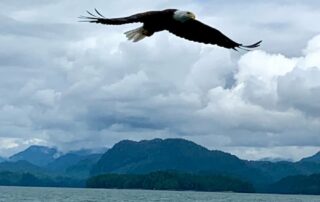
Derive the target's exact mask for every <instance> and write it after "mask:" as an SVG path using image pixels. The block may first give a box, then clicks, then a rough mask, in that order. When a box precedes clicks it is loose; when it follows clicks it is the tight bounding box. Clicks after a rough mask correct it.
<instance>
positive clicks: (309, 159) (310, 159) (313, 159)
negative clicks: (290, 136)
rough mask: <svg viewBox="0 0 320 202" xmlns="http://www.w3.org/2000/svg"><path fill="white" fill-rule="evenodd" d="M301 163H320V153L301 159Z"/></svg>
mask: <svg viewBox="0 0 320 202" xmlns="http://www.w3.org/2000/svg"><path fill="white" fill-rule="evenodd" d="M301 162H313V163H320V151H319V152H317V153H316V154H314V155H312V156H310V157H305V158H303V159H301Z"/></svg>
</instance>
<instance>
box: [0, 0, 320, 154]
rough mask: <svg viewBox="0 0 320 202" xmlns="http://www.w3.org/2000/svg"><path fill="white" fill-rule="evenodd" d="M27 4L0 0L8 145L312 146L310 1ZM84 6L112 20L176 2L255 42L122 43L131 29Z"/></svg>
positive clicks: (314, 85)
mask: <svg viewBox="0 0 320 202" xmlns="http://www.w3.org/2000/svg"><path fill="white" fill-rule="evenodd" d="M29 3H30V4H29V5H26V6H23V5H22V4H21V5H20V4H17V3H14V2H12V1H3V2H1V3H0V5H1V6H3V8H6V9H5V11H4V12H3V13H1V14H0V18H1V19H3V21H4V23H3V26H1V28H0V43H1V45H2V48H1V50H0V72H1V73H0V93H1V95H3V96H1V98H0V112H1V113H0V137H2V138H4V140H5V141H4V143H3V144H6V141H7V143H8V141H9V142H10V144H9V143H8V145H14V148H15V150H14V151H16V150H18V149H19V148H25V146H26V145H29V143H30V144H31V143H32V142H33V141H32V140H37V141H38V142H40V143H42V142H43V143H45V144H46V145H50V146H57V147H59V148H62V149H64V150H71V149H77V148H81V147H100V146H104V145H106V146H109V147H110V146H112V145H113V144H114V143H116V142H117V141H119V140H122V139H134V140H140V139H151V138H156V137H160V138H169V137H182V138H187V139H191V140H194V141H196V142H198V143H200V144H202V145H205V146H207V147H209V148H212V149H213V148H222V149H224V150H226V151H232V152H233V151H234V152H236V153H237V154H238V153H239V154H240V153H243V154H246V155H244V157H245V158H251V159H257V158H259V157H265V155H266V154H268V155H270V156H276V157H278V155H280V154H281V152H280V150H281V148H283V151H286V153H285V155H287V154H288V155H289V156H290V157H292V158H295V159H298V158H300V157H301V156H302V155H305V154H307V153H308V154H309V153H310V152H311V151H314V150H315V149H314V148H317V147H318V146H319V144H320V138H319V137H318V131H320V114H319V111H320V106H319V103H320V102H319V97H320V96H319V94H320V92H319V91H320V90H319V89H320V83H319V76H320V72H319V71H320V61H319V58H320V48H319V47H320V35H318V36H316V35H317V34H318V33H319V31H320V29H319V28H318V27H319V26H317V25H316V24H315V23H316V22H315V21H314V20H311V19H316V17H318V15H319V14H318V13H317V12H314V7H315V6H316V5H318V4H319V3H318V1H310V2H308V4H305V3H301V2H300V1H294V2H293V1H290V2H289V1H286V3H287V6H280V3H279V2H277V1H270V2H269V3H266V2H264V3H262V2H255V3H250V4H249V3H247V2H246V1H241V2H240V3H239V2H238V1H233V2H232V3H226V2H224V1H223V2H222V1H215V3H212V2H211V1H203V2H198V1H191V0H190V1H175V2H174V3H172V2H169V1H161V2H160V1H152V2H151V1H139V2H138V3H137V2H134V3H129V4H124V1H120V2H118V1H110V2H108V3H107V4H106V3H105V2H104V1H93V3H86V2H84V1H68V2H65V1H57V2H56V4H51V3H49V2H46V3H43V1H41V2H40V1H36V0H34V1H30V2H29ZM218 6H219V7H218ZM93 7H97V8H101V9H99V10H101V12H103V13H104V14H105V15H108V16H112V17H116V16H121V15H127V14H128V13H133V12H138V11H141V10H146V9H148V10H149V9H162V8H167V7H181V8H183V9H188V10H192V11H195V13H197V17H198V18H199V19H201V20H203V21H204V22H206V23H208V24H211V25H214V26H215V27H217V28H219V29H221V30H223V32H224V33H226V34H228V36H230V37H232V38H233V39H235V40H237V41H239V42H248V43H250V42H254V41H256V40H259V39H263V40H264V42H263V46H262V47H261V49H260V50H256V51H251V52H248V53H246V52H241V53H238V52H232V51H229V50H225V49H222V48H218V47H216V46H209V45H200V44H197V43H192V42H189V41H186V40H184V39H180V38H178V37H176V36H173V35H169V34H168V33H166V32H163V33H157V34H155V35H154V36H153V37H152V38H148V39H144V40H143V41H141V42H139V43H138V44H133V43H129V42H127V41H126V38H125V36H124V35H123V34H122V33H123V32H125V31H127V30H130V29H133V28H135V27H136V26H137V25H124V26H119V27H114V26H113V27H107V26H101V25H100V26H99V25H93V24H84V23H77V22H76V17H77V16H79V15H81V14H84V12H85V10H88V9H89V10H90V9H91V8H93ZM110 8H112V9H110ZM213 10H214V11H215V12H214V13H213V12H212V11H213ZM271 12H272V13H274V15H272V16H271V15H270V14H269V13H271ZM248 13H251V14H250V15H248ZM286 13H289V15H287V14H286ZM290 13H295V14H294V15H293V14H290ZM296 13H299V15H296ZM252 16H255V17H254V18H252ZM248 33H250V34H248ZM292 33H295V34H292ZM312 36H315V37H314V38H312ZM293 42H294V43H293ZM24 142H28V144H25V143H24ZM238 148H241V152H239V151H240V149H238ZM286 148H290V149H286ZM303 148H304V149H305V150H306V151H308V152H305V153H303V154H302V153H299V152H297V151H299V150H301V149H303ZM308 148H313V149H308ZM246 151H247V153H246ZM250 151H256V152H250ZM260 151H261V152H260ZM10 152H13V150H10V148H6V147H3V149H1V150H0V155H8V154H9V153H10Z"/></svg>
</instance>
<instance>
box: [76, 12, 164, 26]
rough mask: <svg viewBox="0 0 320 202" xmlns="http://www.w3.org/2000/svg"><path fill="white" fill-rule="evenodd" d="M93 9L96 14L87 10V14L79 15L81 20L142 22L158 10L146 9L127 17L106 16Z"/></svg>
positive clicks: (93, 21)
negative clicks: (146, 10)
mask: <svg viewBox="0 0 320 202" xmlns="http://www.w3.org/2000/svg"><path fill="white" fill-rule="evenodd" d="M94 10H95V12H96V14H93V13H91V12H89V11H87V13H88V14H89V16H80V17H79V18H80V19H82V20H81V22H91V23H100V24H105V25H122V24H127V23H137V22H141V23H143V22H145V21H146V20H148V18H149V17H150V16H152V15H154V14H157V13H158V11H148V12H144V13H137V14H134V15H131V16H128V17H122V18H106V17H104V16H103V15H102V14H101V13H100V12H99V11H98V10H97V9H94Z"/></svg>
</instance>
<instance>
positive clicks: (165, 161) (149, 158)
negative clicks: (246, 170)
mask: <svg viewBox="0 0 320 202" xmlns="http://www.w3.org/2000/svg"><path fill="white" fill-rule="evenodd" d="M233 166H234V167H239V166H240V167H241V166H244V163H243V162H242V161H241V160H240V159H239V158H237V157H236V156H234V155H231V154H228V153H225V152H221V151H210V150H208V149H207V148H205V147H203V146H200V145H198V144H196V143H194V142H191V141H189V140H185V139H153V140H143V141H139V142H136V141H131V140H123V141H120V142H119V143H117V144H115V145H114V146H113V147H112V148H111V149H109V150H108V151H107V152H106V153H105V154H104V155H103V156H102V157H101V158H100V160H99V161H98V163H97V164H96V165H95V167H94V168H93V171H92V174H100V173H107V172H115V173H147V172H152V171H156V170H181V171H186V172H189V171H192V172H193V171H195V172H197V171H199V172H200V171H207V170H219V171H221V172H225V170H228V169H230V168H231V167H233Z"/></svg>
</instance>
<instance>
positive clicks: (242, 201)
mask: <svg viewBox="0 0 320 202" xmlns="http://www.w3.org/2000/svg"><path fill="white" fill-rule="evenodd" d="M0 201H1V202H21V201H23V202H29V201H32V202H42V201H43V202H60V201H67V202H96V201H97V202H100V201H103V202H105V201H107V202H109V201H110V202H113V201H121V202H136V201H146V202H156V201H157V202H160V201H174V202H189V201H190V202H191V201H192V202H194V201H197V202H202V201H214V202H233V201H235V202H320V196H304V195H273V194H238V193H215V192H191V191H182V192H181V191H146V190H115V189H69V188H36V187H0Z"/></svg>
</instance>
